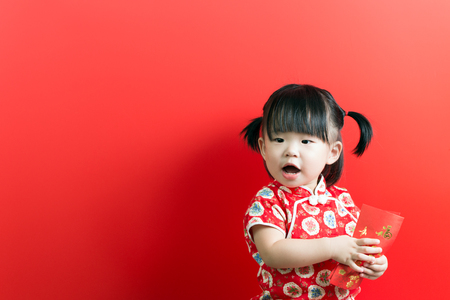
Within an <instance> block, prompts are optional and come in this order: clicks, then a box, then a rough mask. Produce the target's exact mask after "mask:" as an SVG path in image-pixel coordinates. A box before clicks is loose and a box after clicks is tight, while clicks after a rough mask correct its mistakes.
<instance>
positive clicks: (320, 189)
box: [316, 180, 326, 193]
mask: <svg viewBox="0 0 450 300" xmlns="http://www.w3.org/2000/svg"><path fill="white" fill-rule="evenodd" d="M325 190H326V186H325V183H324V182H323V180H321V181H320V183H319V184H318V185H317V187H316V191H317V192H322V193H323V192H325Z"/></svg>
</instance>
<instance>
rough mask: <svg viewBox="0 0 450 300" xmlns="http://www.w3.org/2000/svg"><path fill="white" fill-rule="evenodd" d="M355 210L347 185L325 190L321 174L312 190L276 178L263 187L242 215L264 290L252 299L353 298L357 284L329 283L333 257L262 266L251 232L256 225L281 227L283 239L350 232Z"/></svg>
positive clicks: (354, 221) (312, 237) (354, 218)
mask: <svg viewBox="0 0 450 300" xmlns="http://www.w3.org/2000/svg"><path fill="white" fill-rule="evenodd" d="M359 211H360V210H359V208H357V207H356V206H355V205H354V203H353V201H352V198H351V197H350V194H349V193H348V192H347V190H346V189H342V188H338V187H336V186H331V187H329V188H327V187H326V184H325V181H324V179H323V178H321V180H320V182H319V184H318V185H317V187H316V189H315V191H314V193H313V192H312V191H311V190H310V189H309V188H307V187H297V188H287V187H285V186H283V185H281V184H280V183H279V182H278V181H273V182H272V183H270V184H269V185H268V186H266V187H263V188H262V189H261V190H260V191H259V192H258V193H257V194H256V196H255V197H254V198H253V200H252V201H251V202H250V205H249V208H248V210H247V212H246V213H245V217H244V234H245V239H246V242H247V245H248V247H249V251H250V254H251V255H252V257H253V258H254V259H255V261H256V262H257V263H258V264H259V265H260V269H259V272H258V281H259V285H260V287H261V288H262V293H261V294H260V295H258V296H255V297H253V298H252V300H256V299H258V300H259V299H262V300H269V299H353V298H354V297H355V296H356V295H357V294H359V292H360V288H358V289H354V290H345V289H341V288H338V287H336V286H334V285H331V284H330V282H329V278H330V273H331V271H332V270H333V269H334V268H335V267H336V266H337V264H338V263H337V262H336V261H334V260H327V261H324V262H321V263H318V264H314V265H311V266H306V267H303V268H290V269H274V268H271V267H268V266H266V265H265V264H264V261H263V260H262V259H261V257H260V255H259V253H258V250H257V249H256V246H255V244H254V243H253V240H252V236H251V235H250V234H249V232H250V229H251V227H252V226H254V225H265V226H270V227H272V228H275V229H277V230H279V231H280V232H282V233H283V234H284V236H285V237H286V238H287V239H291V238H292V239H317V238H324V237H335V236H340V235H344V234H347V235H349V236H352V235H353V231H354V229H355V225H356V222H357V218H358V216H359Z"/></svg>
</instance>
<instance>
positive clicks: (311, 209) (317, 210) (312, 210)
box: [302, 203, 320, 216]
mask: <svg viewBox="0 0 450 300" xmlns="http://www.w3.org/2000/svg"><path fill="white" fill-rule="evenodd" d="M302 207H303V209H304V210H305V211H306V212H307V213H308V214H310V215H313V216H317V215H318V214H319V213H320V208H318V207H316V206H311V205H308V204H306V203H303V204H302Z"/></svg>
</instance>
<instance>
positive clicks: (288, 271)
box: [277, 268, 292, 275]
mask: <svg viewBox="0 0 450 300" xmlns="http://www.w3.org/2000/svg"><path fill="white" fill-rule="evenodd" d="M277 271H278V272H280V273H281V274H283V275H285V274H287V273H290V272H291V271H292V268H286V269H277Z"/></svg>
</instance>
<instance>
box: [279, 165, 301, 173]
mask: <svg viewBox="0 0 450 300" xmlns="http://www.w3.org/2000/svg"><path fill="white" fill-rule="evenodd" d="M283 171H284V172H285V173H288V174H297V173H298V172H300V169H299V168H297V167H296V166H292V165H289V166H285V167H283Z"/></svg>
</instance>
